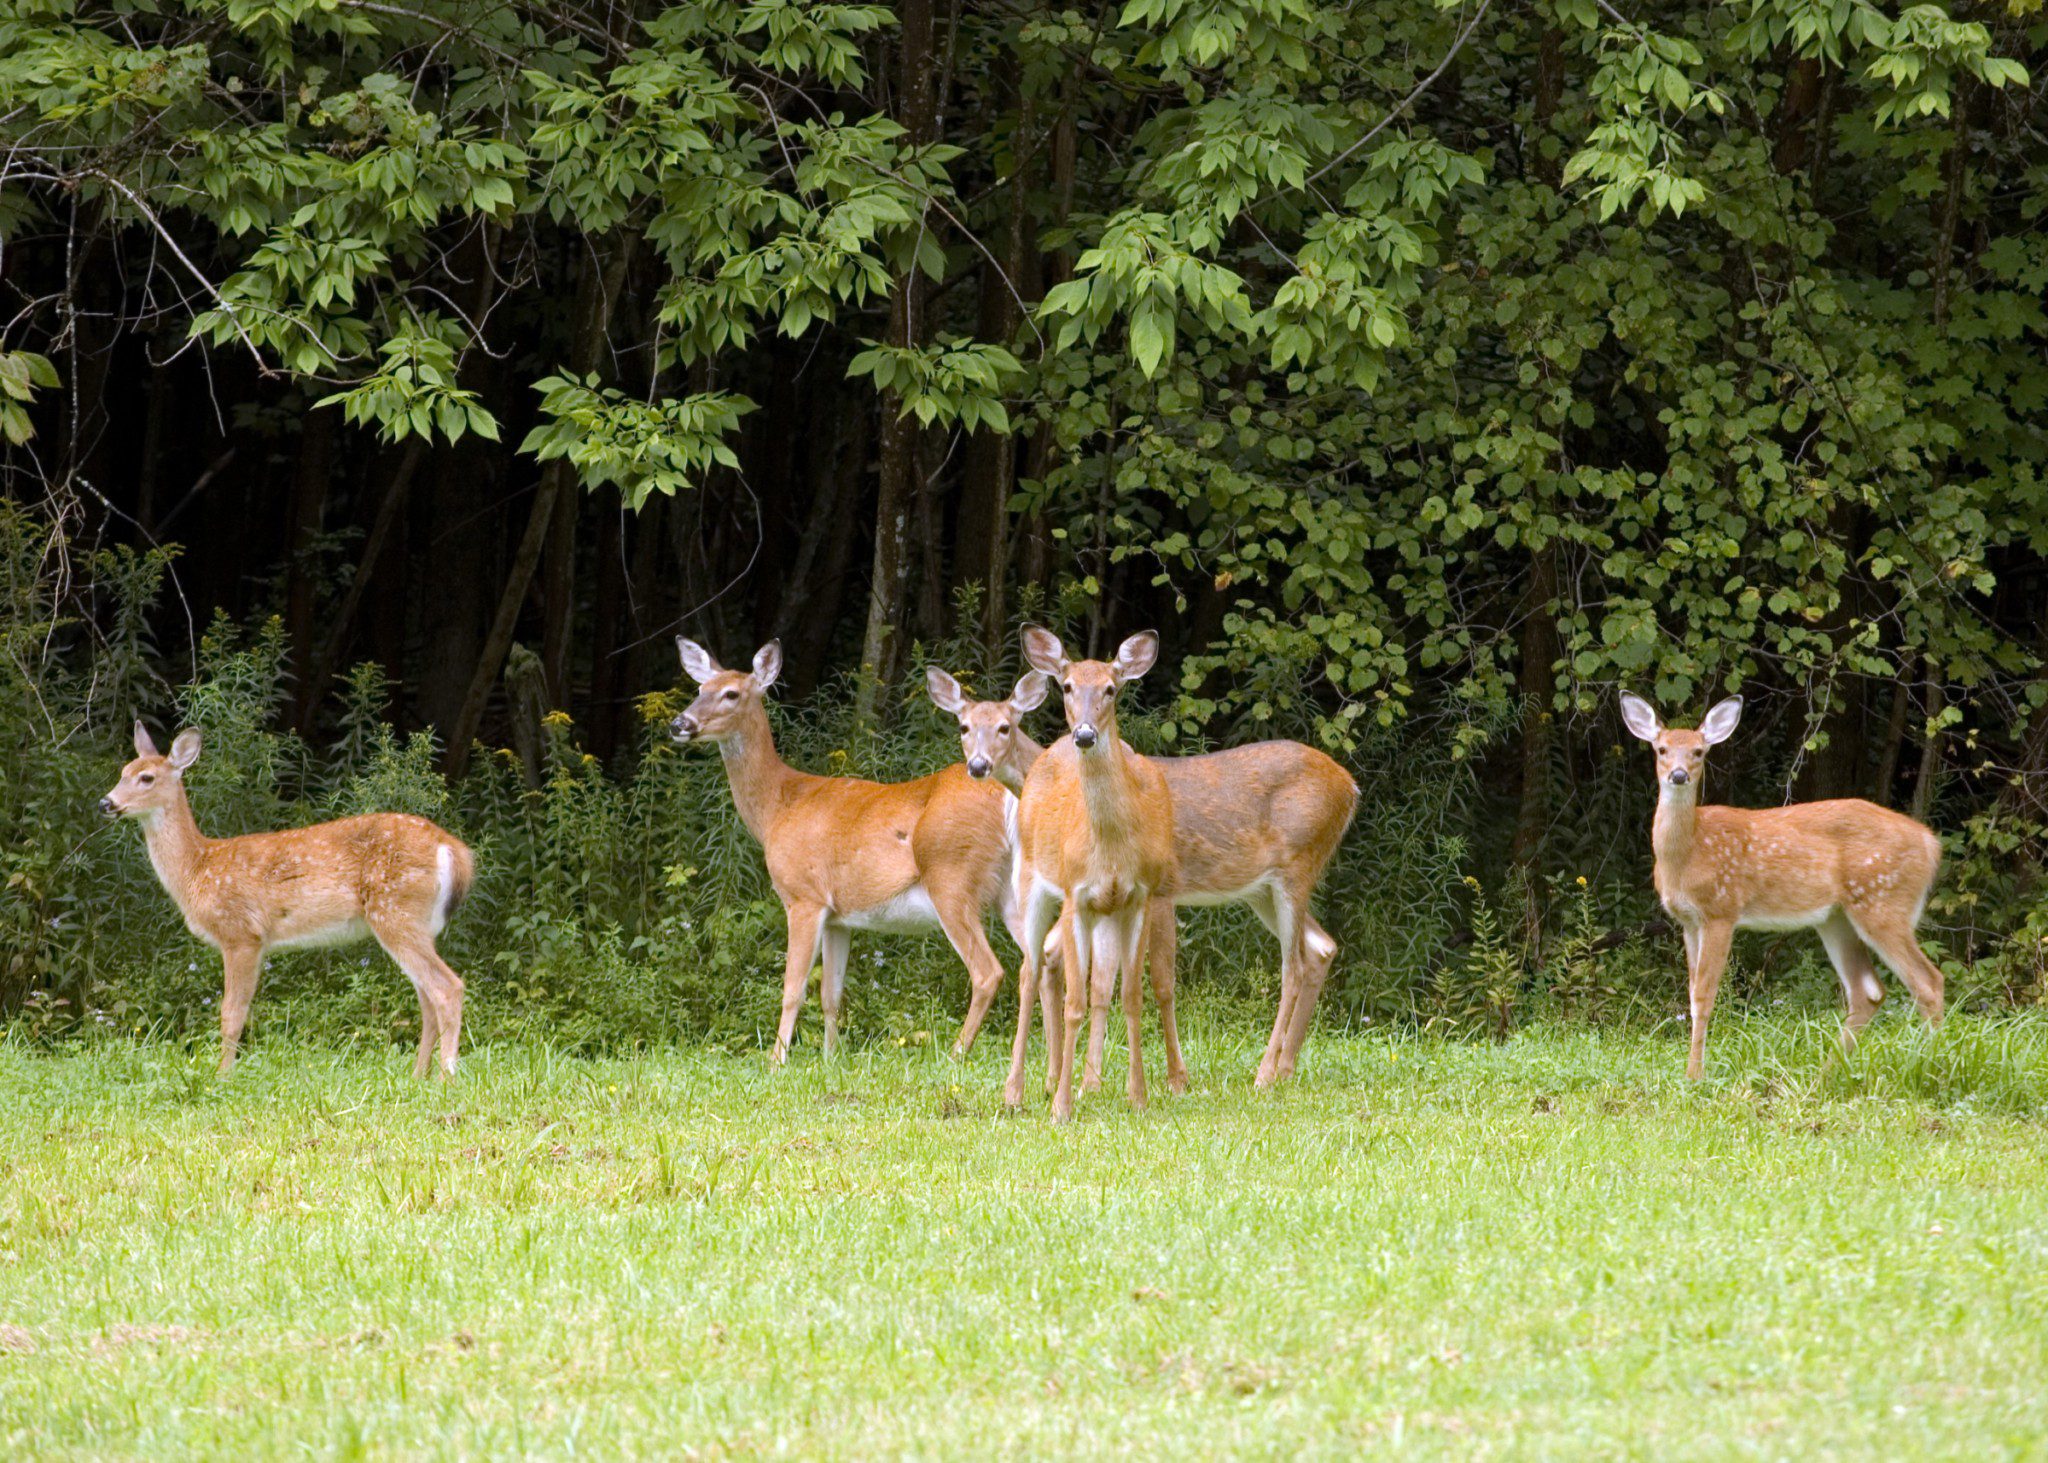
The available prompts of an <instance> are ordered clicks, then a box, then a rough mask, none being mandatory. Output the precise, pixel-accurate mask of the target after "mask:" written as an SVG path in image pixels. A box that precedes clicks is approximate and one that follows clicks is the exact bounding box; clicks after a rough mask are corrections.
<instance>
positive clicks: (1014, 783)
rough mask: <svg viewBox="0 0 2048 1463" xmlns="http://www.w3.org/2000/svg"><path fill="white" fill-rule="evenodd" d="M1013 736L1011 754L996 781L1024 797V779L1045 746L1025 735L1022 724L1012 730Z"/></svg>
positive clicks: (1003, 763) (1004, 762) (1028, 774)
mask: <svg viewBox="0 0 2048 1463" xmlns="http://www.w3.org/2000/svg"><path fill="white" fill-rule="evenodd" d="M1011 736H1012V738H1013V741H1012V742H1011V744H1010V755H1009V756H1007V757H1005V758H1004V759H1003V761H1002V765H1001V767H1000V768H999V769H998V770H997V772H996V781H998V782H1000V783H1001V784H1002V785H1003V786H1004V787H1007V788H1008V789H1009V790H1010V791H1011V792H1013V793H1015V794H1017V795H1018V796H1019V797H1022V796H1023V795H1024V779H1025V778H1027V777H1029V776H1030V775H1031V769H1032V767H1033V766H1034V765H1035V764H1036V763H1037V761H1038V757H1039V754H1040V753H1041V752H1043V751H1044V750H1045V748H1043V747H1041V746H1039V745H1038V743H1036V742H1034V741H1032V740H1031V738H1029V737H1027V736H1025V735H1024V728H1022V727H1021V726H1020V727H1018V728H1017V729H1016V730H1015V731H1014V732H1012V733H1011Z"/></svg>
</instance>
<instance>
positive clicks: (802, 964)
mask: <svg viewBox="0 0 2048 1463" xmlns="http://www.w3.org/2000/svg"><path fill="white" fill-rule="evenodd" d="M785 908H786V909H787V911H788V914H789V953H788V954H787V955H786V956H785V957H784V959H783V963H782V1021H781V1024H780V1025H778V1026H777V1027H776V1028H775V1050H774V1052H773V1053H772V1054H771V1057H770V1060H772V1061H773V1062H774V1063H775V1065H776V1066H778V1067H779V1066H781V1065H782V1064H783V1063H785V1062H787V1061H788V1060H789V1043H790V1040H791V1038H793V1037H794V1036H795V1035H796V1018H797V1014H798V1013H799V1012H801V1011H802V1010H803V1008H804V987H805V985H807V984H808V983H809V982H810V979H811V966H812V965H813V964H814V963H815V962H816V960H817V958H818V941H819V939H820V937H821V936H822V935H823V933H824V926H825V907H824V906H823V905H822V904H802V903H799V904H791V905H787V906H785Z"/></svg>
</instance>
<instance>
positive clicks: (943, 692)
mask: <svg viewBox="0 0 2048 1463" xmlns="http://www.w3.org/2000/svg"><path fill="white" fill-rule="evenodd" d="M924 688H925V690H927V691H929V692H930V693H931V698H932V705H934V706H936V707H938V708H939V710H941V711H950V712H952V713H953V714H954V715H955V716H957V715H959V714H960V708H961V707H962V706H965V705H966V704H967V697H966V696H965V695H964V694H963V693H962V692H961V690H960V683H959V682H958V681H956V680H954V679H953V678H952V677H951V676H949V675H947V674H946V673H945V672H944V671H942V670H940V669H939V668H938V667H937V666H935V665H928V666H926V667H925V668H924Z"/></svg>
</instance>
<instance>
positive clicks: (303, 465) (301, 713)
mask: <svg viewBox="0 0 2048 1463" xmlns="http://www.w3.org/2000/svg"><path fill="white" fill-rule="evenodd" d="M334 416H335V414H334V413H333V412H332V411H325V410H312V409H307V410H305V411H303V412H301V413H300V416H299V463H298V472H297V474H296V475H295V476H294V478H293V480H292V517H291V525H292V526H291V543H290V548H289V550H288V553H289V559H288V561H287V564H286V569H285V609H284V626H285V637H286V639H288V640H289V641H290V642H291V648H292V675H293V677H294V679H295V681H296V686H295V688H294V693H293V707H292V725H293V726H295V727H297V728H298V729H299V730H300V731H305V730H306V729H307V728H308V727H309V726H310V725H311V723H312V719H313V705H314V697H315V696H316V695H317V694H318V692H319V687H318V686H316V685H315V684H314V681H315V677H316V672H317V670H318V665H319V659H320V648H319V646H318V644H316V641H317V639H318V631H317V629H316V628H315V626H314V623H313V617H314V613H315V611H316V610H317V608H318V603H317V600H318V594H319V583H318V581H317V579H316V577H315V576H316V573H317V571H318V569H319V565H318V564H317V563H316V562H315V561H314V544H315V542H316V541H317V540H318V539H319V537H320V521H321V518H322V517H323V516H324V515H325V513H326V511H327V489H328V483H329V481H330V479H331V478H332V475H333V471H334Z"/></svg>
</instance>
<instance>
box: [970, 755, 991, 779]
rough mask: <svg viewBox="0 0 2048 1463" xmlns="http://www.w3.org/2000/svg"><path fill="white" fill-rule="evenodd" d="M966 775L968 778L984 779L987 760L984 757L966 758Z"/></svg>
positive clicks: (986, 773)
mask: <svg viewBox="0 0 2048 1463" xmlns="http://www.w3.org/2000/svg"><path fill="white" fill-rule="evenodd" d="M967 775H968V776H969V777H986V776H988V758H986V757H970V758H968V760H967Z"/></svg>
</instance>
